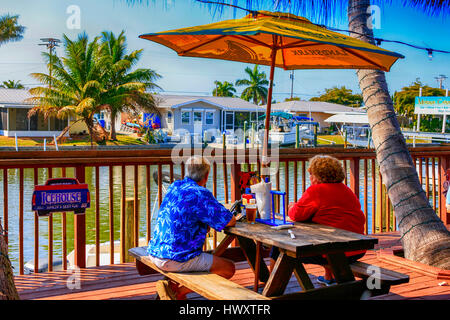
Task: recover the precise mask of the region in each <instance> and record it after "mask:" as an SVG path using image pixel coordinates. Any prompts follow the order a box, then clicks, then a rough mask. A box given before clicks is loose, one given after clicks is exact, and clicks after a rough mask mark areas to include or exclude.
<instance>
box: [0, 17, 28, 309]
mask: <svg viewBox="0 0 450 320" xmlns="http://www.w3.org/2000/svg"><path fill="white" fill-rule="evenodd" d="M24 31H25V27H23V26H21V25H19V24H18V16H10V15H4V16H1V17H0V46H1V45H2V44H4V43H7V42H10V41H19V40H21V39H22V38H23V33H24ZM18 299H19V294H18V293H17V289H16V286H15V285H14V275H13V272H12V268H11V262H10V260H9V258H8V244H7V243H6V241H5V233H4V232H3V227H2V223H1V220H0V300H18Z"/></svg>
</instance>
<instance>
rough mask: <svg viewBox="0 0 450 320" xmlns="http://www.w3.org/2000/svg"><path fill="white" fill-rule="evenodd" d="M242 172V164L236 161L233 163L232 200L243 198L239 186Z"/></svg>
mask: <svg viewBox="0 0 450 320" xmlns="http://www.w3.org/2000/svg"><path fill="white" fill-rule="evenodd" d="M240 173H241V164H240V163H236V162H234V163H233V164H232V165H231V202H232V203H234V202H235V201H236V200H239V199H241V189H240V188H239V180H240V179H241V177H240ZM225 179H226V177H225Z"/></svg>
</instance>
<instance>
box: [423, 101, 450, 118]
mask: <svg viewBox="0 0 450 320" xmlns="http://www.w3.org/2000/svg"><path fill="white" fill-rule="evenodd" d="M414 113H415V114H437V115H444V114H450V97H416V105H415V108H414Z"/></svg>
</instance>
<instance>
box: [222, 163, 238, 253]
mask: <svg viewBox="0 0 450 320" xmlns="http://www.w3.org/2000/svg"><path fill="white" fill-rule="evenodd" d="M224 166H226V162H224ZM240 173H241V164H240V163H237V161H236V159H235V160H234V162H233V164H232V165H231V202H232V203H234V202H235V201H236V200H240V199H241V189H240V188H239V180H240ZM224 179H227V177H226V176H225V177H224ZM231 246H232V247H236V246H237V241H236V239H235V240H233V242H232V243H231Z"/></svg>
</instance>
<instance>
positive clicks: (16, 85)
mask: <svg viewBox="0 0 450 320" xmlns="http://www.w3.org/2000/svg"><path fill="white" fill-rule="evenodd" d="M0 88H7V89H24V88H25V87H24V86H23V84H21V83H20V81H14V80H7V81H3V83H2V84H1V85H0Z"/></svg>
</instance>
